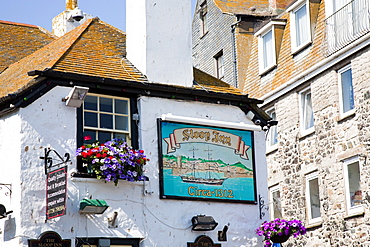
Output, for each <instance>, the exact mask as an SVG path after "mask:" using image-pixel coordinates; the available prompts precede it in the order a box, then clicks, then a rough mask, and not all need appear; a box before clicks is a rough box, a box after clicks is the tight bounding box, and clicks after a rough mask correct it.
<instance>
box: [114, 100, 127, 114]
mask: <svg viewBox="0 0 370 247" xmlns="http://www.w3.org/2000/svg"><path fill="white" fill-rule="evenodd" d="M114 110H115V113H120V114H128V101H127V100H119V99H116V100H114Z"/></svg>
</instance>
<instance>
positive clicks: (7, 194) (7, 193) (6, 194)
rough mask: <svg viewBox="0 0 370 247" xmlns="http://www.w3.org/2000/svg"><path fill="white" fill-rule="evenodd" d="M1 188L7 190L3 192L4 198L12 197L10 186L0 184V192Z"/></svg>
mask: <svg viewBox="0 0 370 247" xmlns="http://www.w3.org/2000/svg"><path fill="white" fill-rule="evenodd" d="M3 187H5V188H7V189H8V190H9V192H8V191H7V192H5V196H10V197H12V184H2V183H0V190H2V189H3Z"/></svg>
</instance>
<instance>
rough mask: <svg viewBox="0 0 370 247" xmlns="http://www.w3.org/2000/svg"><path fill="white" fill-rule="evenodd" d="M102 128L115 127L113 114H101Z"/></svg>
mask: <svg viewBox="0 0 370 247" xmlns="http://www.w3.org/2000/svg"><path fill="white" fill-rule="evenodd" d="M100 128H103V129H113V115H109V114H100Z"/></svg>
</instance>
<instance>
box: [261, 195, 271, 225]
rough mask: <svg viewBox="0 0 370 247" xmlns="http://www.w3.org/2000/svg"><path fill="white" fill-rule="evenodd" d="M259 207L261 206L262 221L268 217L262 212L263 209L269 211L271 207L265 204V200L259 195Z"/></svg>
mask: <svg viewBox="0 0 370 247" xmlns="http://www.w3.org/2000/svg"><path fill="white" fill-rule="evenodd" d="M258 205H259V210H260V219H261V220H262V218H263V217H264V216H265V215H266V213H265V212H262V210H263V209H265V210H268V209H269V207H268V205H266V204H265V200H264V199H263V197H262V196H261V195H258Z"/></svg>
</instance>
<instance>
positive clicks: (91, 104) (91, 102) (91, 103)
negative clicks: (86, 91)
mask: <svg viewBox="0 0 370 247" xmlns="http://www.w3.org/2000/svg"><path fill="white" fill-rule="evenodd" d="M84 108H85V109H86V110H93V111H97V110H98V98H97V97H95V96H90V95H87V96H86V98H85V100H84Z"/></svg>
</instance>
